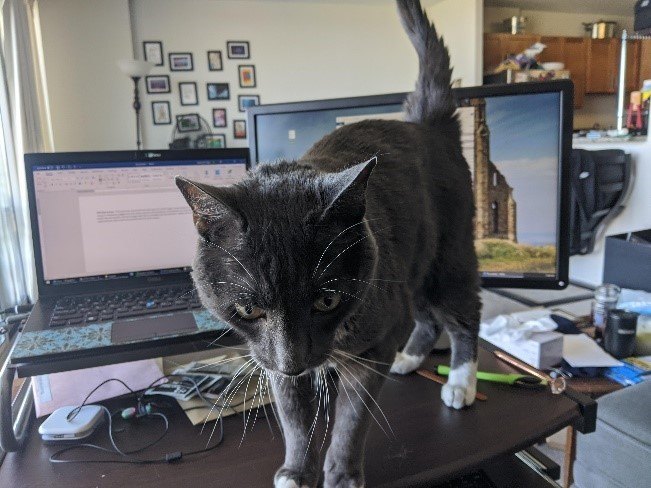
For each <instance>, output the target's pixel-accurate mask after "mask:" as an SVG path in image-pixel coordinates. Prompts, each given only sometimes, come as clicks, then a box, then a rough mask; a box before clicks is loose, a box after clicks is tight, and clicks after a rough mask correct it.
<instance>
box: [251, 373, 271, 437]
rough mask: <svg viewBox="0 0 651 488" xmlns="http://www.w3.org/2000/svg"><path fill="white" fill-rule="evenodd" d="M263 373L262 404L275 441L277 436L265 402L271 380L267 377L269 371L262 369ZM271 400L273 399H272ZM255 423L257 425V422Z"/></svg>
mask: <svg viewBox="0 0 651 488" xmlns="http://www.w3.org/2000/svg"><path fill="white" fill-rule="evenodd" d="M261 373H262V377H263V378H264V380H263V383H262V388H260V402H262V411H263V412H264V418H265V420H266V421H267V425H268V426H269V431H270V432H271V439H272V440H274V439H275V438H276V434H274V429H273V427H272V426H271V421H270V420H269V414H268V413H267V405H266V403H265V400H264V395H265V393H266V392H267V389H268V388H269V378H268V377H267V371H266V370H265V369H264V368H263V369H262V372H261ZM269 398H270V399H271V397H269ZM258 408H260V407H258ZM253 423H254V424H255V421H254V422H253Z"/></svg>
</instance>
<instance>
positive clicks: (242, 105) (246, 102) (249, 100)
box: [237, 95, 260, 112]
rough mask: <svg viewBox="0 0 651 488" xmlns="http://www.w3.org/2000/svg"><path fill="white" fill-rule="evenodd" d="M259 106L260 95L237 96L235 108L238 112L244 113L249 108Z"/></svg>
mask: <svg viewBox="0 0 651 488" xmlns="http://www.w3.org/2000/svg"><path fill="white" fill-rule="evenodd" d="M255 105H260V95H238V97H237V106H238V107H239V109H240V112H246V109H247V108H249V107H254V106H255Z"/></svg>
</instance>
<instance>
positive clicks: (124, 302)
mask: <svg viewBox="0 0 651 488" xmlns="http://www.w3.org/2000/svg"><path fill="white" fill-rule="evenodd" d="M198 308H201V303H200V302H199V298H198V297H197V294H196V292H195V291H194V288H193V287H192V286H171V287H164V288H163V287H157V288H149V289H137V290H130V291H122V292H114V293H102V294H97V295H78V296H74V297H65V298H60V299H59V300H57V302H56V304H55V307H54V312H53V313H52V318H51V320H50V326H51V327H62V326H67V325H84V324H90V323H93V322H108V321H111V320H115V319H122V318H129V317H140V316H145V315H151V314H160V313H169V312H177V311H181V310H194V309H198Z"/></svg>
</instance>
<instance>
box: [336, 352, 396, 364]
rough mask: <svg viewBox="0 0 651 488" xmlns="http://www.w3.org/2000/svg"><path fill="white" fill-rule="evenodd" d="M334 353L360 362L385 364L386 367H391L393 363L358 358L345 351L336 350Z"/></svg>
mask: <svg viewBox="0 0 651 488" xmlns="http://www.w3.org/2000/svg"><path fill="white" fill-rule="evenodd" d="M333 352H335V353H337V354H343V355H344V356H348V357H351V358H355V359H359V360H360V361H365V362H367V363H374V364H383V365H385V366H391V363H387V362H386V361H377V360H375V359H369V358H363V357H362V356H357V355H356V354H353V353H351V352H348V351H343V350H342V349H334V350H333Z"/></svg>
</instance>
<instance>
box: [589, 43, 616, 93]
mask: <svg viewBox="0 0 651 488" xmlns="http://www.w3.org/2000/svg"><path fill="white" fill-rule="evenodd" d="M587 42H588V68H587V73H586V84H585V92H586V93H615V92H616V91H617V72H618V71H619V40H618V39H588V40H587Z"/></svg>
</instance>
